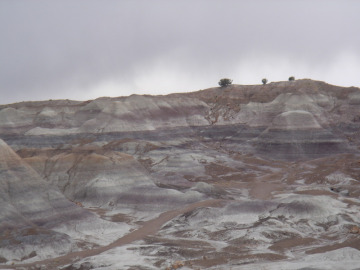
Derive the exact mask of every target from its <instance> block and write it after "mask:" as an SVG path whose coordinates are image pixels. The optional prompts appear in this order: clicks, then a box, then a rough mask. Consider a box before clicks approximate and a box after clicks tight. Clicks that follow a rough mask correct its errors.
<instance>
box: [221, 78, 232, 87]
mask: <svg viewBox="0 0 360 270" xmlns="http://www.w3.org/2000/svg"><path fill="white" fill-rule="evenodd" d="M230 84H232V80H231V79H229V78H223V79H221V80H220V81H219V85H220V86H221V87H225V86H228V85H230Z"/></svg>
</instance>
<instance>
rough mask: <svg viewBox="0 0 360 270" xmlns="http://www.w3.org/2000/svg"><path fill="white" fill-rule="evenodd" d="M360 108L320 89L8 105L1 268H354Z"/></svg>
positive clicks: (351, 96)
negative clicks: (326, 260)
mask: <svg viewBox="0 0 360 270" xmlns="http://www.w3.org/2000/svg"><path fill="white" fill-rule="evenodd" d="M359 106H360V90H359V89H358V88H354V87H350V88H343V87H337V86H332V85H328V84H326V83H323V82H318V81H312V80H299V81H293V82H277V83H270V84H267V85H261V86H239V85H232V86H228V87H224V88H212V89H207V90H202V91H198V92H193V93H183V94H171V95H167V96H137V95H133V96H130V97H119V98H99V99H96V100H90V101H86V102H78V101H69V100H61V101H57V100H54V101H40V102H22V103H16V104H9V105H1V106H0V138H1V139H2V140H1V141H0V185H1V189H0V193H1V196H0V207H1V209H2V211H1V212H0V233H1V235H0V263H6V264H7V266H6V267H11V263H13V262H14V263H17V264H19V263H31V262H35V261H38V260H41V259H45V258H48V257H57V256H59V255H61V254H69V255H68V256H65V257H60V258H57V259H54V260H49V261H45V262H40V263H39V265H43V266H44V267H45V269H56V267H63V268H64V269H92V268H96V267H107V268H106V269H159V268H161V269H166V267H172V266H173V265H175V262H177V261H178V262H182V264H183V266H182V267H184V269H197V268H201V269H204V268H209V269H211V268H213V269H218V268H223V269H226V268H230V267H231V268H232V269H243V268H242V267H245V266H244V265H246V267H247V268H244V269H259V268H260V269H261V267H263V266H265V265H266V267H268V268H269V269H277V268H276V267H275V266H276V265H281V267H283V268H284V269H298V268H296V264H298V265H299V267H300V268H303V269H307V268H313V269H322V268H321V263H322V262H323V259H322V258H325V257H326V258H328V257H329V256H330V257H331V256H334V257H336V258H339V260H338V262H335V261H332V262H331V264H329V265H330V268H329V267H328V268H326V269H331V267H332V268H333V269H334V268H335V269H342V268H341V267H345V268H344V269H352V268H351V267H350V268H349V267H348V266H352V265H354V264H353V263H354V261H356V260H357V259H358V258H359V256H360V255H359V250H360V240H359V238H358V234H354V233H351V231H352V228H354V227H358V226H359V225H360V217H359V215H358V213H359V206H360V200H359V196H360V183H359V179H360V170H359V166H360V153H359V150H360V136H359V135H360V133H359V130H360V107H359ZM214 200H215V201H216V202H218V204H217V205H216V206H214ZM196 202H201V204H199V205H198V206H196V207H195V206H194V205H197V204H194V203H196ZM187 206H189V207H190V208H189V207H187ZM174 209H180V210H177V211H179V215H178V216H177V217H175V218H174V216H173V212H171V211H173V210H174ZM181 209H183V210H181ZM186 209H187V210H186ZM190 209H191V210H190ZM176 213H177V212H176ZM167 218H168V219H169V220H167ZM154 224H156V228H158V229H157V230H156V231H155V233H154V231H153V228H154V227H152V228H150V227H151V226H154ZM162 224H163V226H162V227H161V225H162ZM142 226H143V227H142ZM147 226H150V227H147ZM130 231H131V232H130ZM146 232H149V233H148V234H147V233H146ZM124 234H127V235H126V236H124V238H121V237H122V236H123V235H124ZM118 238H119V240H118V241H117V242H116V241H115V240H116V239H118ZM113 241H115V242H114V244H111V245H110V246H106V247H102V248H99V245H101V246H104V245H107V244H109V243H110V242H113ZM135 241H136V242H135ZM121 243H126V244H121ZM129 243H132V244H131V245H130V244H129ZM121 245H123V246H121ZM79 250H83V251H82V253H74V252H77V251H79ZM86 252H88V253H86ZM71 254H75V255H73V256H71ZM76 254H79V255H76ZM114 255H115V256H114ZM131 256H133V257H131ZM77 257H78V258H77ZM114 258H116V261H115V260H114ZM118 258H123V260H119V259H118ZM300 262H301V264H300ZM32 266H34V265H31V264H26V265H23V266H21V265H19V267H25V269H27V268H29V267H32ZM1 267H2V266H0V268H1ZM237 267H238V268H237ZM252 267H253V268H252ZM346 267H347V268H346ZM354 267H355V266H354ZM300 268H299V269H300Z"/></svg>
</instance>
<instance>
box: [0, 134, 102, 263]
mask: <svg viewBox="0 0 360 270" xmlns="http://www.w3.org/2000/svg"><path fill="white" fill-rule="evenodd" d="M0 209H1V211H0V254H1V255H0V256H1V260H2V261H7V260H15V261H16V260H17V261H20V260H24V259H29V258H32V257H33V258H35V257H36V258H37V259H44V258H48V257H51V256H54V255H61V254H65V253H68V252H70V251H71V250H72V249H73V248H74V247H75V243H74V241H73V240H72V239H71V237H70V236H69V235H68V232H67V231H66V230H65V231H66V234H65V233H63V232H62V231H64V230H63V229H62V228H63V227H64V226H66V227H67V230H68V231H69V232H71V231H74V228H72V227H73V226H72V224H74V223H78V224H81V223H87V222H91V221H92V222H94V223H96V220H97V217H96V216H95V215H94V214H92V213H90V212H88V211H86V210H84V209H83V208H81V207H79V206H77V205H76V204H75V203H72V202H70V201H68V200H67V199H66V198H65V197H64V196H63V195H62V194H61V193H60V192H59V191H58V190H57V188H55V187H53V186H51V185H49V183H47V182H46V181H45V180H43V179H42V178H41V177H40V176H39V175H38V174H37V172H36V171H35V170H33V169H32V168H31V167H30V166H29V165H27V164H26V163H25V162H24V161H23V160H22V159H21V158H20V157H19V156H18V155H17V154H16V153H15V152H14V151H13V150H12V149H11V148H10V147H9V146H8V145H7V144H6V143H5V142H4V141H3V140H1V139H0ZM100 223H102V221H100Z"/></svg>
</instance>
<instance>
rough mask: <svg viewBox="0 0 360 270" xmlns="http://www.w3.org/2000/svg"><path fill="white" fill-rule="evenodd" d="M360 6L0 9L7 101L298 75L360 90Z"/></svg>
mask: <svg viewBox="0 0 360 270" xmlns="http://www.w3.org/2000/svg"><path fill="white" fill-rule="evenodd" d="M359 10H360V2H359V1H350V0H349V1H346V0H342V1H341V0H338V1H329V0H327V1H306V0H302V1H300V0H294V1H287V0H263V1H260V0H252V1H250V0H249V1H239V0H182V1H169V0H163V1H160V0H153V1H148V0H143V1H141V0H131V1H130V0H123V1H100V0H98V1H95V0H90V1H89V0H87V1H35V0H34V1H25V0H24V1H10V0H3V1H1V2H0V37H1V42H0V94H1V100H0V103H8V102H14V101H21V100H38V99H49V98H70V99H89V98H94V97H96V96H102V95H114V96H119V95H128V94H131V93H153V94H157V93H168V92H173V91H190V90H197V89H200V88H205V87H211V86H216V82H217V80H218V79H219V78H220V77H222V76H230V77H232V78H233V79H234V82H235V83H259V82H260V80H261V78H262V77H265V76H267V77H268V78H269V80H286V78H287V77H288V76H290V75H294V76H296V77H311V78H313V79H320V80H327V81H329V82H331V83H336V84H343V85H352V84H355V85H357V86H359V83H358V82H357V81H358V78H359V76H358V75H359V73H360V51H359V50H360V36H359V35H358V33H360V19H359V16H358V14H357V13H358V11H359Z"/></svg>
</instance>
